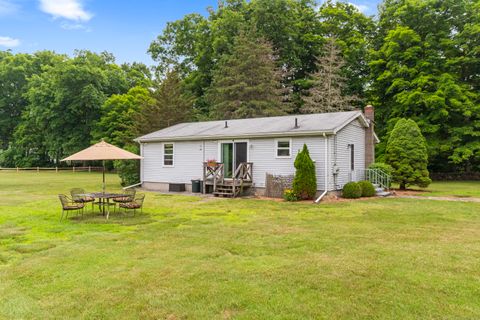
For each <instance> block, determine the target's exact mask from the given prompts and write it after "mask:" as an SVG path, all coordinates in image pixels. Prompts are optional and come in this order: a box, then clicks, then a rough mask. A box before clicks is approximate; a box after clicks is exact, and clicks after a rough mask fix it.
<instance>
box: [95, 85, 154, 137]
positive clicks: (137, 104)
mask: <svg viewBox="0 0 480 320" xmlns="http://www.w3.org/2000/svg"><path fill="white" fill-rule="evenodd" d="M153 103H154V99H153V98H152V95H151V93H150V91H149V90H148V89H146V88H143V87H134V88H132V89H130V90H128V92H127V93H125V94H114V95H112V96H110V98H108V99H107V100H106V101H105V103H104V104H103V105H102V109H101V111H100V113H101V118H100V121H98V122H97V123H96V126H95V130H94V132H93V133H92V136H93V140H94V141H99V140H100V139H105V140H106V141H108V142H110V143H112V144H114V145H116V146H119V147H124V146H126V145H129V144H132V143H133V139H134V138H136V137H137V136H138V134H139V132H138V130H137V127H136V125H137V124H136V122H135V119H136V118H137V117H138V116H139V114H140V113H141V112H142V109H143V108H146V107H148V106H150V105H152V104H153Z"/></svg>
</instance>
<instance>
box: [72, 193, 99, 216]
mask: <svg viewBox="0 0 480 320" xmlns="http://www.w3.org/2000/svg"><path fill="white" fill-rule="evenodd" d="M70 195H71V196H72V200H73V202H75V203H83V204H85V203H89V202H91V203H92V212H93V205H94V203H95V198H93V197H88V196H85V190H84V189H82V188H73V189H71V190H70Z"/></svg>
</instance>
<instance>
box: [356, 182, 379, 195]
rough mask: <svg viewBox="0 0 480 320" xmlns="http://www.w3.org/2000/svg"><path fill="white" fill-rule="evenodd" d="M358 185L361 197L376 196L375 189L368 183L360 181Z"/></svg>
mask: <svg viewBox="0 0 480 320" xmlns="http://www.w3.org/2000/svg"><path fill="white" fill-rule="evenodd" d="M358 185H359V186H360V188H361V189H362V197H373V196H374V195H375V194H376V191H375V187H374V186H373V184H372V183H371V182H370V181H360V182H358Z"/></svg>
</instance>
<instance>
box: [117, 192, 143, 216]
mask: <svg viewBox="0 0 480 320" xmlns="http://www.w3.org/2000/svg"><path fill="white" fill-rule="evenodd" d="M144 200H145V195H144V194H140V195H138V196H137V197H135V199H134V200H133V201H131V202H127V203H120V204H119V207H120V208H123V209H125V212H127V210H133V214H134V215H135V213H136V211H137V210H138V209H140V211H141V212H142V213H143V201H144Z"/></svg>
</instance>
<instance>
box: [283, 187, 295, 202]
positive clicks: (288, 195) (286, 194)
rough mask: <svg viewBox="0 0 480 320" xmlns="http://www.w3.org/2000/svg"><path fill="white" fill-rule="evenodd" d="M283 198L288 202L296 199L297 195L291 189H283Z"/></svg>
mask: <svg viewBox="0 0 480 320" xmlns="http://www.w3.org/2000/svg"><path fill="white" fill-rule="evenodd" d="M283 199H284V200H285V201H289V202H293V201H298V197H297V195H296V194H295V192H294V191H293V190H292V189H285V191H284V192H283Z"/></svg>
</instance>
